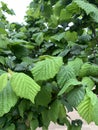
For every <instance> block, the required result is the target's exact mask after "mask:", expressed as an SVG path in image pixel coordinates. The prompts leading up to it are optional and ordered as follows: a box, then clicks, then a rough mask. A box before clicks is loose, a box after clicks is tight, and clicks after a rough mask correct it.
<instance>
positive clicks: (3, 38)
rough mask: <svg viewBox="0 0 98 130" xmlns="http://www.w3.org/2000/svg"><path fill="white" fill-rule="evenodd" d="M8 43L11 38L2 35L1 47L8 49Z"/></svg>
mask: <svg viewBox="0 0 98 130" xmlns="http://www.w3.org/2000/svg"><path fill="white" fill-rule="evenodd" d="M8 43H9V40H8V39H7V38H6V37H1V36H0V48H2V49H6V48H7V45H8Z"/></svg>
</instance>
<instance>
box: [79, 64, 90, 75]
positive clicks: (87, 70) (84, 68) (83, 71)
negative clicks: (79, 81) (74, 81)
mask: <svg viewBox="0 0 98 130" xmlns="http://www.w3.org/2000/svg"><path fill="white" fill-rule="evenodd" d="M90 70H91V65H90V64H88V63H84V64H83V65H82V67H81V69H80V72H79V76H80V77H85V76H89V75H90Z"/></svg>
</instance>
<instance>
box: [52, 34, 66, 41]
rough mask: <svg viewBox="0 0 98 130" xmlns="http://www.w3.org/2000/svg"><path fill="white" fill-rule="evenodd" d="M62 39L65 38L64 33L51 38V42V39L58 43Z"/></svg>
mask: <svg viewBox="0 0 98 130" xmlns="http://www.w3.org/2000/svg"><path fill="white" fill-rule="evenodd" d="M63 38H65V32H63V33H60V34H56V35H54V36H52V37H51V40H52V39H53V40H56V41H60V40H61V39H63Z"/></svg>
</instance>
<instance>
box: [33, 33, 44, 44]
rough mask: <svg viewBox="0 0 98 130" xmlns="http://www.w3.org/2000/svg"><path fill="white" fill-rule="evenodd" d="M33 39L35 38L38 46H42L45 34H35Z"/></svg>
mask: <svg viewBox="0 0 98 130" xmlns="http://www.w3.org/2000/svg"><path fill="white" fill-rule="evenodd" d="M33 38H34V40H35V42H36V43H37V45H39V46H40V45H41V43H42V42H43V40H44V34H43V33H42V32H39V33H35V34H33Z"/></svg>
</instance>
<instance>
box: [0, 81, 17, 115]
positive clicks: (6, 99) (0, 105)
mask: <svg viewBox="0 0 98 130" xmlns="http://www.w3.org/2000/svg"><path fill="white" fill-rule="evenodd" d="M17 100H18V97H17V96H16V94H15V93H14V92H13V90H12V88H11V86H10V84H9V83H8V84H7V86H6V87H5V88H4V89H3V91H1V92H0V117H1V116H3V115H4V114H5V113H8V112H9V111H10V109H11V107H13V106H14V105H15V104H16V102H17Z"/></svg>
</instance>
